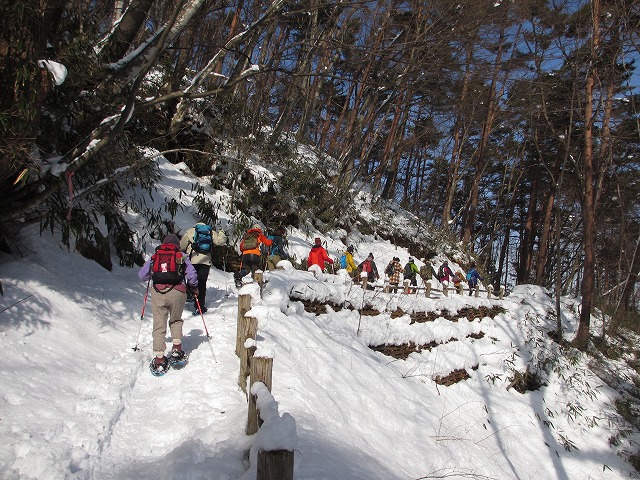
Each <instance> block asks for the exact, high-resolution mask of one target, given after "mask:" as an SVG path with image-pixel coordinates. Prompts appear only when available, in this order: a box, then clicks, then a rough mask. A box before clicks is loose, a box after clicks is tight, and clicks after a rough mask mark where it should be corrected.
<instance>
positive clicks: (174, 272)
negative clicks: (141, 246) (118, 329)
mask: <svg viewBox="0 0 640 480" xmlns="http://www.w3.org/2000/svg"><path fill="white" fill-rule="evenodd" d="M138 278H140V280H143V281H147V282H149V281H152V282H153V293H152V294H151V308H152V311H153V352H154V354H155V358H154V359H153V360H152V361H151V364H150V365H149V369H150V370H151V373H152V374H153V375H155V376H160V375H164V374H165V373H166V372H167V370H168V369H169V366H170V365H176V364H180V363H183V362H186V358H187V354H186V353H185V352H184V351H183V350H182V324H183V320H182V311H183V310H184V303H185V301H186V300H187V288H189V289H190V290H191V292H192V293H193V295H194V296H196V297H197V295H198V274H197V273H196V270H195V268H193V265H192V264H191V261H190V260H189V257H188V256H187V255H185V254H184V253H182V252H181V251H180V240H179V239H178V236H177V235H175V234H173V233H170V234H168V235H166V236H165V237H164V240H163V241H162V245H160V246H159V247H158V248H156V252H155V253H154V254H153V255H152V256H151V258H149V260H147V261H146V262H145V263H144V265H143V266H142V268H140V271H139V272H138ZM185 282H186V285H185ZM167 318H168V319H169V330H170V331H171V340H172V344H173V346H172V348H171V353H170V354H169V357H166V356H165V354H164V353H165V349H166V347H167V345H166V343H165V335H166V334H167Z"/></svg>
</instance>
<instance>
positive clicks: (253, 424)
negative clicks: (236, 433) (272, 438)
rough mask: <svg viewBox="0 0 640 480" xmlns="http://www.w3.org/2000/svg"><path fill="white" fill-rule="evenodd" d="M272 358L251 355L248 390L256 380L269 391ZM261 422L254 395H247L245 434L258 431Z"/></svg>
mask: <svg viewBox="0 0 640 480" xmlns="http://www.w3.org/2000/svg"><path fill="white" fill-rule="evenodd" d="M272 369H273V358H271V357H253V359H252V361H251V369H250V370H251V375H250V378H249V392H251V387H252V386H253V384H254V383H256V382H262V383H264V385H265V387H267V390H269V391H271V382H272ZM261 424H262V420H261V419H260V417H259V415H258V407H257V406H256V396H255V395H252V394H250V395H249V414H248V419H247V428H246V434H247V435H253V434H254V433H256V432H257V431H258V427H260V425H261Z"/></svg>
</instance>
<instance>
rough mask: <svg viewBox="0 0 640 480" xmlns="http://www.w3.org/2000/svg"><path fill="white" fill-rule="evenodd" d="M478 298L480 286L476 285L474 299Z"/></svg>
mask: <svg viewBox="0 0 640 480" xmlns="http://www.w3.org/2000/svg"><path fill="white" fill-rule="evenodd" d="M479 296H480V285H476V298H477V297H479Z"/></svg>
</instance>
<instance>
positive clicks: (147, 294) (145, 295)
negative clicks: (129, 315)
mask: <svg viewBox="0 0 640 480" xmlns="http://www.w3.org/2000/svg"><path fill="white" fill-rule="evenodd" d="M150 283H151V278H149V280H148V281H147V291H146V292H145V294H144V301H143V302H142V314H141V315H140V328H139V329H138V335H137V336H136V345H135V347H133V351H134V352H137V351H138V339H139V338H140V332H141V331H142V323H143V322H144V307H146V305H147V297H148V296H149V284H150Z"/></svg>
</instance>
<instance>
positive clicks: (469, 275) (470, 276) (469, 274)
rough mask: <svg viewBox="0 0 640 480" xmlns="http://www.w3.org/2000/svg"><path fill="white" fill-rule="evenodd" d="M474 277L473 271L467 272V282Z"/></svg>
mask: <svg viewBox="0 0 640 480" xmlns="http://www.w3.org/2000/svg"><path fill="white" fill-rule="evenodd" d="M472 277H473V275H471V271H469V272H467V282H470V281H471V278H472Z"/></svg>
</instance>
